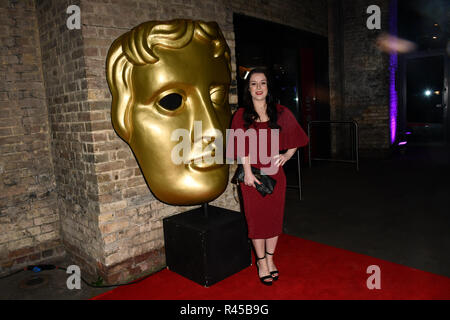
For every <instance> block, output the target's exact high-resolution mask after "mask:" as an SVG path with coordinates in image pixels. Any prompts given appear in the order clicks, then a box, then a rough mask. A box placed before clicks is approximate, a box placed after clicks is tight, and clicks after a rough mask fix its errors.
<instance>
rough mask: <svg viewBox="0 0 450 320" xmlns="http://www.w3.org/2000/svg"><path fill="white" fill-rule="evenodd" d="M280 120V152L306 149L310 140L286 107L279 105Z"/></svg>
mask: <svg viewBox="0 0 450 320" xmlns="http://www.w3.org/2000/svg"><path fill="white" fill-rule="evenodd" d="M277 107H278V108H279V110H280V111H279V112H280V113H279V118H278V121H277V122H278V124H279V125H280V126H281V131H280V150H287V149H292V148H300V147H304V146H306V145H307V144H308V142H309V138H308V136H307V135H306V133H305V131H304V130H303V129H302V127H301V126H300V125H299V123H298V121H297V119H296V118H295V116H294V115H293V114H292V112H291V110H289V109H288V108H287V107H285V106H281V105H278V106H277Z"/></svg>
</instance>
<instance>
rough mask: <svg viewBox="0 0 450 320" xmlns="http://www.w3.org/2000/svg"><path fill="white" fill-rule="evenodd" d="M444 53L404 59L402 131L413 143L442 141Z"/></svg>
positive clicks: (443, 124) (443, 131)
mask: <svg viewBox="0 0 450 320" xmlns="http://www.w3.org/2000/svg"><path fill="white" fill-rule="evenodd" d="M444 80H445V79H444V56H443V55H437V56H425V57H414V58H409V59H407V60H406V101H405V102H406V121H407V125H406V130H407V132H408V135H409V137H408V140H409V142H411V143H414V142H419V143H420V142H443V141H445V138H446V137H445V131H446V122H447V121H446V120H447V119H446V104H445V103H444V100H445V99H444V97H445V94H446V88H445V86H444Z"/></svg>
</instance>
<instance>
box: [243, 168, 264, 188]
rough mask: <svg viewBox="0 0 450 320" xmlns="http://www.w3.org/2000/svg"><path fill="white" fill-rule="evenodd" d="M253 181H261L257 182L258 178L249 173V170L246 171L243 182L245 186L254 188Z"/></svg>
mask: <svg viewBox="0 0 450 320" xmlns="http://www.w3.org/2000/svg"><path fill="white" fill-rule="evenodd" d="M255 182H256V183H257V184H261V182H259V180H258V179H256V177H255V176H254V175H253V173H251V172H246V173H245V175H244V184H245V185H246V186H249V187H255V188H256V186H255Z"/></svg>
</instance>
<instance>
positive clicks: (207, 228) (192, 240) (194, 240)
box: [163, 205, 251, 287]
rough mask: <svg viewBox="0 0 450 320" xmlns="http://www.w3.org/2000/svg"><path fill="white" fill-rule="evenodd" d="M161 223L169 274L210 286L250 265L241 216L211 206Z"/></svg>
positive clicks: (169, 218)
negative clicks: (176, 274)
mask: <svg viewBox="0 0 450 320" xmlns="http://www.w3.org/2000/svg"><path fill="white" fill-rule="evenodd" d="M204 209H205V208H204V207H201V208H198V209H194V210H191V211H187V212H183V213H180V214H178V215H175V216H171V217H168V218H165V219H163V226H164V241H165V250H166V263H167V267H168V268H169V270H171V271H173V272H176V273H178V274H180V275H182V276H183V277H185V278H188V279H190V280H192V281H194V282H197V283H198V284H201V285H203V286H206V287H208V286H211V285H213V284H214V283H217V282H219V281H221V280H223V279H225V278H227V277H229V276H231V275H232V274H234V273H236V272H239V271H241V270H242V269H244V268H246V267H248V266H250V264H251V246H250V240H249V239H248V237H247V235H248V234H247V226H246V224H245V217H244V215H243V214H242V213H240V212H236V211H232V210H227V209H223V208H219V207H214V206H209V205H208V206H207V214H205V212H204Z"/></svg>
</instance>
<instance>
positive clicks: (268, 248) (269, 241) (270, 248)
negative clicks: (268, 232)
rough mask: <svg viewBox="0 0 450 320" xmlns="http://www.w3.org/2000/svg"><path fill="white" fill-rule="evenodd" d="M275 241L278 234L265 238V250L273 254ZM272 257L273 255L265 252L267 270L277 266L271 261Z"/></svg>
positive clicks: (274, 268) (273, 269)
mask: <svg viewBox="0 0 450 320" xmlns="http://www.w3.org/2000/svg"><path fill="white" fill-rule="evenodd" d="M277 242H278V236H276V237H273V238H269V239H266V240H265V247H266V248H265V249H266V251H267V252H269V253H272V254H275V249H276V247H277ZM273 257H274V256H273V255H270V254H266V259H267V266H268V268H269V272H270V271H275V270H278V269H277V267H276V266H275V264H274V263H273ZM277 275H278V273H275V274H273V276H277Z"/></svg>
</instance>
